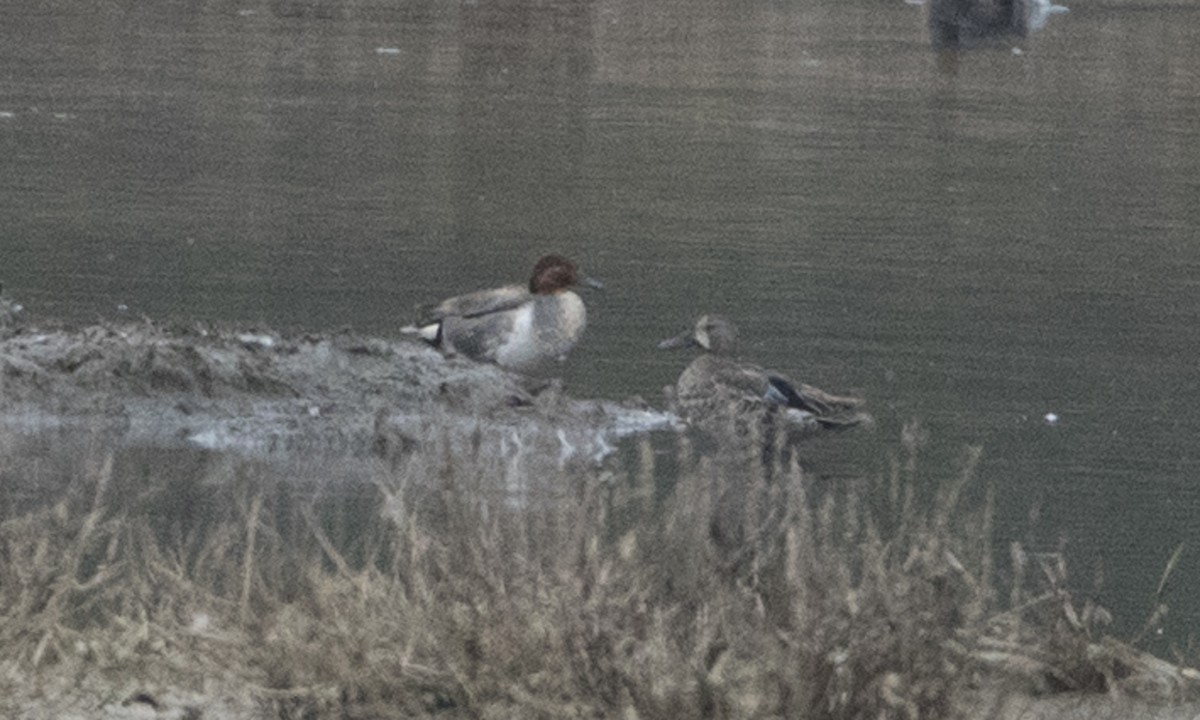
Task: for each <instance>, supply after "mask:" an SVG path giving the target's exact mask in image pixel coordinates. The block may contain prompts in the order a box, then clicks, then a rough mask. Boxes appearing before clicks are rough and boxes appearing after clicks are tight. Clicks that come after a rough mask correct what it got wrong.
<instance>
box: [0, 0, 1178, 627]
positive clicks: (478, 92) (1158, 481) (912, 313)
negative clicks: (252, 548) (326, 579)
mask: <svg viewBox="0 0 1200 720" xmlns="http://www.w3.org/2000/svg"><path fill="white" fill-rule="evenodd" d="M1067 4H1070V5H1072V7H1071V12H1070V13H1069V14H1067V15H1062V16H1056V17H1054V18H1052V19H1051V21H1050V23H1049V25H1048V27H1047V28H1046V29H1045V30H1043V31H1041V32H1040V33H1037V34H1036V35H1035V36H1033V37H1032V38H1030V39H1029V40H1028V41H1026V42H1024V43H1023V44H1022V46H1021V47H1020V48H1019V50H1020V52H1013V51H1012V50H1011V49H1010V48H1009V47H1008V46H1003V47H999V48H994V49H991V50H985V51H979V52H974V53H970V54H964V55H963V56H962V57H960V58H959V59H958V62H957V65H956V71H955V72H953V73H948V72H946V71H945V66H944V65H941V66H939V63H938V62H937V59H936V58H935V56H934V54H933V53H932V52H931V50H930V47H929V41H928V38H927V36H926V29H925V21H924V18H923V16H922V11H921V9H920V8H915V7H913V6H910V5H907V4H905V3H903V2H900V1H899V0H896V1H895V2H881V1H880V0H838V1H836V2H835V1H832V0H793V1H791V2H785V1H783V0H753V1H751V2H730V1H723V0H656V1H655V2H644V1H642V0H597V1H593V2H566V1H562V2H553V1H550V2H537V1H535V0H498V1H489V0H474V1H471V2H462V3H452V2H444V1H441V0H438V1H432V0H431V1H427V2H402V1H401V0H388V1H384V0H375V1H373V2H368V1H359V2H355V1H349V2H332V1H331V0H275V1H273V2H255V1H252V0H246V1H244V2H239V1H236V0H230V1H228V2H223V1H211V2H182V1H180V2H157V3H136V2H127V1H125V0H118V1H116V2H110V3H103V4H96V3H78V2H68V1H66V0H56V1H51V2H43V3H36V4H26V5H23V6H21V7H19V8H15V9H12V10H11V11H10V12H9V13H8V15H7V16H6V20H5V23H4V24H3V26H2V27H0V158H3V160H0V168H2V170H3V172H2V173H0V279H3V281H4V282H5V283H6V288H7V289H8V290H9V291H10V292H11V293H12V294H14V295H16V296H17V297H19V298H20V299H21V300H22V301H23V302H24V303H25V304H26V305H27V306H29V308H30V311H31V313H32V314H34V315H35V316H43V317H47V316H48V317H58V318H66V319H68V320H73V321H81V322H82V321H89V320H92V319H94V318H96V317H115V316H121V315H125V316H134V317H136V316H140V315H142V314H145V315H147V316H149V317H153V318H181V319H187V318H199V319H211V320H221V321H233V322H238V323H253V322H262V323H266V324H270V325H273V326H278V327H284V328H290V329H314V330H327V329H331V328H336V327H340V326H343V325H352V326H354V327H355V328H356V329H358V330H361V331H366V332H373V333H382V334H391V333H394V332H395V331H396V329H397V328H398V326H400V325H402V324H403V323H404V322H405V321H406V320H407V319H408V318H407V310H408V308H410V307H412V306H413V305H415V304H417V303H419V302H423V301H428V300H431V299H436V298H438V297H440V296H444V295H446V294H449V293H453V292H458V291H462V290H468V289H473V288H476V287H481V286H486V285H490V284H496V283H499V282H507V281H510V280H520V279H523V278H524V277H525V276H526V274H527V273H528V269H529V267H531V265H532V263H533V261H534V260H535V259H536V258H537V257H538V256H539V255H540V254H542V253H543V252H546V251H552V250H553V251H559V252H563V253H565V254H567V255H569V256H571V257H573V258H575V259H577V260H578V261H579V262H580V263H581V264H582V265H583V266H584V267H585V269H586V270H587V271H588V272H589V273H591V274H594V275H597V276H600V277H602V278H604V279H605V280H606V281H607V284H608V288H609V289H608V291H607V292H605V293H603V294H596V295H591V296H589V297H588V300H589V303H590V307H591V324H590V327H589V331H588V335H587V337H586V339H585V341H584V342H583V344H582V345H581V346H580V347H579V348H578V349H577V351H576V353H575V355H574V357H573V358H572V359H571V361H570V363H569V365H568V366H567V367H566V368H565V374H566V380H567V382H568V384H569V386H570V388H571V389H572V391H573V392H575V393H576V394H579V395H593V396H605V397H623V396H626V395H630V394H640V395H642V396H645V397H647V398H650V399H652V400H655V401H657V399H658V398H659V395H660V389H661V388H662V386H663V385H665V384H667V383H669V382H672V381H673V379H674V377H675V376H676V375H677V373H678V372H679V370H680V368H681V367H682V366H683V364H684V363H685V362H686V360H687V358H686V357H682V356H675V355H667V354H660V353H656V352H655V351H654V349H653V348H654V344H655V342H656V341H657V340H659V339H661V338H663V337H666V336H667V335H670V334H674V333H675V332H677V331H678V330H680V329H682V328H683V327H684V326H685V325H686V324H687V323H688V322H690V320H691V318H692V316H694V315H695V314H696V313H697V312H700V311H719V312H724V313H726V314H728V315H730V316H732V317H733V318H735V319H736V320H737V322H738V323H739V325H740V327H741V330H742V335H743V338H744V340H745V345H746V354H747V355H749V356H751V357H753V358H754V359H756V360H757V361H759V362H762V363H763V364H766V365H769V366H772V367H777V368H779V369H781V370H785V371H788V372H790V373H791V374H793V375H794V376H796V377H798V378H800V379H803V380H806V381H808V382H812V383H814V384H818V385H821V386H825V387H828V388H829V389H832V390H857V391H860V392H862V393H864V394H865V395H867V396H868V397H869V398H870V400H871V403H872V407H873V409H874V411H875V412H876V414H877V415H878V417H879V421H880V422H879V427H878V429H877V431H876V432H875V433H874V434H873V435H867V436H857V437H843V438H838V439H836V441H835V442H833V443H823V444H822V445H821V447H819V448H817V449H815V450H814V457H815V458H819V459H820V460H822V461H823V462H826V463H828V465H826V466H825V467H835V468H838V469H837V470H831V471H829V472H828V473H826V474H828V475H833V476H836V475H838V474H839V473H843V472H863V471H865V472H878V471H881V468H883V467H884V466H885V460H884V449H885V448H887V447H889V446H894V444H895V438H896V437H897V436H898V434H899V427H900V425H901V423H903V422H904V421H905V420H907V419H909V418H919V419H920V421H921V422H922V424H923V427H924V428H925V429H926V430H927V431H928V433H929V437H930V445H929V447H928V449H927V454H926V458H925V467H926V469H927V470H928V471H929V476H930V482H934V481H936V479H937V478H938V477H940V476H949V475H952V474H953V473H954V472H956V470H955V465H954V462H955V460H956V458H958V457H959V455H960V452H961V449H962V447H963V446H964V445H967V444H979V445H982V446H983V447H984V460H983V464H982V466H981V471H980V474H981V480H982V481H984V482H985V483H992V484H993V485H994V486H995V488H996V493H997V498H998V503H999V512H1000V517H1001V519H1000V526H1001V527H1000V530H999V535H1000V536H1001V537H1000V540H1001V541H1005V540H1007V539H1021V540H1024V541H1026V542H1028V543H1029V544H1030V546H1031V547H1032V548H1033V549H1038V550H1054V549H1056V548H1058V547H1060V546H1064V543H1065V547H1066V548H1067V551H1068V553H1069V554H1070V555H1071V556H1072V559H1073V561H1074V562H1073V567H1074V568H1075V576H1074V577H1073V582H1074V583H1075V584H1076V587H1077V588H1079V589H1080V590H1081V591H1085V592H1089V593H1090V592H1092V588H1093V585H1095V584H1097V583H1098V584H1099V587H1100V590H1099V592H1098V594H1097V595H1096V596H1097V597H1099V598H1100V599H1101V600H1102V601H1103V602H1106V603H1108V604H1109V605H1112V606H1114V609H1115V610H1116V611H1117V614H1118V616H1119V617H1121V618H1122V619H1123V620H1124V622H1125V627H1127V628H1129V629H1130V630H1132V629H1134V628H1136V626H1137V624H1138V622H1139V621H1140V619H1141V618H1142V617H1144V615H1145V614H1146V613H1148V611H1149V609H1150V602H1151V597H1150V596H1151V595H1152V593H1153V590H1154V587H1155V585H1156V584H1157V582H1158V578H1159V573H1160V572H1161V570H1162V568H1163V566H1164V565H1165V563H1166V561H1167V558H1168V557H1169V555H1170V553H1171V551H1172V550H1173V548H1174V547H1175V546H1176V545H1177V544H1178V543H1180V542H1188V543H1189V544H1190V546H1189V547H1190V549H1189V550H1188V551H1187V552H1185V554H1184V556H1183V560H1182V562H1181V564H1180V566H1179V568H1178V569H1177V571H1176V573H1177V574H1176V580H1175V583H1173V584H1172V586H1171V587H1170V588H1169V593H1168V596H1167V599H1168V600H1169V601H1170V602H1172V604H1173V606H1174V607H1175V611H1174V614H1173V615H1172V616H1171V619H1170V621H1169V625H1168V627H1169V630H1170V636H1171V638H1172V639H1173V640H1174V641H1175V642H1176V643H1178V644H1183V643H1185V642H1186V641H1187V637H1188V636H1189V634H1191V633H1192V632H1193V630H1194V629H1195V627H1196V623H1197V620H1198V618H1200V601H1198V600H1195V599H1194V598H1197V597H1200V592H1197V591H1198V590H1200V525H1198V523H1197V521H1196V516H1197V511H1198V510H1200V490H1198V489H1197V488H1198V487H1200V486H1198V485H1197V482H1196V475H1197V469H1198V466H1200V465H1198V458H1197V451H1196V449H1195V448H1196V443H1195V441H1196V438H1197V437H1198V435H1200V410H1198V409H1197V407H1198V405H1200V403H1198V402H1197V400H1198V396H1200V370H1198V369H1197V364H1196V360H1195V359H1196V356H1197V350H1198V348H1200V322H1198V320H1200V297H1198V295H1197V269H1198V266H1200V243H1197V239H1198V238H1197V227H1198V226H1200V209H1198V203H1197V202H1196V198H1197V197H1200V123H1197V121H1196V118H1198V117H1200V7H1197V6H1193V5H1191V4H1183V3H1177V2H1175V3H1173V2H1156V1H1155V0H1144V1H1142V2H1116V1H1110V2H1106V3H1105V2H1101V3H1096V2H1092V3H1083V2H1080V1H1077V2H1076V3H1074V4H1072V3H1069V2H1068V3H1067ZM1051 412H1052V413H1056V414H1057V415H1058V417H1059V418H1060V419H1059V422H1058V423H1057V424H1056V425H1049V424H1047V423H1046V422H1044V420H1043V417H1044V416H1045V415H1046V413H1051ZM814 463H816V460H814ZM1031 514H1032V515H1034V516H1035V517H1034V519H1032V520H1031V519H1030V515H1031Z"/></svg>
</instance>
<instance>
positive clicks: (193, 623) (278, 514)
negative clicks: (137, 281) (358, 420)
mask: <svg viewBox="0 0 1200 720" xmlns="http://www.w3.org/2000/svg"><path fill="white" fill-rule="evenodd" d="M919 444H920V435H919V433H918V432H907V433H906V435H905V439H904V440H903V441H902V443H901V449H900V450H899V451H898V454H897V459H896V460H895V462H894V463H893V466H892V470H891V471H890V472H889V473H884V474H883V476H881V477H880V478H877V479H873V480H864V481H858V482H851V483H847V484H843V485H839V486H837V487H824V488H813V487H812V486H811V485H810V483H809V480H808V479H807V478H806V477H805V475H804V474H803V473H802V472H801V471H800V470H798V469H797V468H796V467H794V466H792V467H788V468H774V469H773V470H772V471H771V472H764V471H763V470H762V468H761V467H758V466H756V465H755V464H754V463H749V464H746V465H743V466H740V467H731V466H730V465H729V464H723V463H718V462H715V461H714V460H713V459H712V458H709V457H697V456H696V454H695V453H693V452H691V451H690V450H689V449H688V448H687V447H686V446H685V447H682V448H680V449H679V451H678V452H677V453H671V454H670V457H669V462H670V465H671V469H670V471H669V472H668V471H665V470H664V469H663V468H662V467H659V465H660V464H661V460H659V461H656V457H658V456H657V455H656V454H655V452H654V451H653V450H652V449H651V447H650V446H649V445H648V444H647V445H643V446H641V447H640V448H637V449H634V450H633V451H632V452H631V453H630V456H629V457H627V458H625V463H624V467H623V469H620V470H605V471H599V470H597V471H594V472H583V473H557V474H555V473H549V474H545V473H544V474H541V475H539V476H537V477H518V476H521V470H520V468H517V467H514V466H513V465H512V464H511V463H510V462H507V461H501V460H499V459H496V458H489V457H482V456H480V455H479V454H478V453H475V454H472V453H471V452H470V450H469V448H468V449H467V450H465V451H464V450H463V449H462V448H449V447H443V446H438V445H437V444H436V443H433V444H431V445H429V446H427V447H426V448H424V449H423V450H420V451H417V452H415V453H411V454H407V455H404V456H400V457H396V458H392V459H391V460H390V462H389V463H386V464H385V463H382V462H381V463H379V466H378V468H377V471H376V473H375V477H374V478H373V480H372V481H371V482H370V483H367V484H365V485H355V486H347V485H344V484H343V485H340V486H336V485H329V486H326V487H323V488H298V487H297V486H296V485H295V484H290V483H287V482H285V481H282V480H278V479H271V476H270V474H269V473H267V472H264V471H262V470H261V469H256V468H255V467H254V466H253V465H251V464H239V463H234V462H232V461H228V462H222V463H217V464H216V465H215V466H214V468H212V469H211V470H210V472H209V474H208V477H207V478H206V479H205V482H204V483H202V484H201V486H200V487H195V486H191V487H180V486H179V484H178V483H176V482H173V481H172V480H171V479H170V478H168V477H157V476H153V475H151V476H139V477H121V476H119V473H114V471H113V467H112V460H111V457H106V456H105V455H103V454H101V453H96V454H95V455H94V459H93V461H92V462H90V463H89V464H88V465H87V466H86V467H84V468H81V469H80V471H79V473H78V477H77V479H76V480H74V481H73V482H72V483H71V484H70V486H69V487H68V488H67V491H66V493H65V495H63V496H62V497H60V498H59V499H58V500H57V501H56V502H54V503H53V504H47V505H43V506H40V507H33V508H29V507H18V505H17V504H15V503H6V504H5V505H4V506H3V507H4V512H5V514H4V515H3V516H2V517H0V697H2V698H4V699H0V715H3V716H5V717H10V716H11V717H43V716H44V717H71V716H73V714H74V716H78V717H88V716H89V709H90V712H91V713H92V714H91V715H90V716H95V711H96V708H107V709H108V710H109V711H113V708H120V707H123V706H136V705H145V706H154V707H158V708H159V709H160V710H164V711H165V708H167V707H171V708H174V711H175V712H176V715H175V716H176V717H187V718H191V719H193V720H195V719H198V718H202V717H245V718H250V717H268V718H324V717H338V718H402V717H405V718H407V717H426V716H428V717H434V716H436V717H447V718H456V717H472V718H475V717H480V718H507V717H521V718H570V717H596V718H599V717H623V718H679V717H687V718H775V717H791V718H795V717H804V718H818V719H819V718H830V719H834V718H903V719H906V720H907V719H916V718H949V717H958V716H962V715H964V714H967V713H969V712H972V707H973V706H972V704H971V703H972V702H976V701H977V696H978V694H979V693H978V690H979V688H980V687H981V686H985V685H989V684H994V683H992V681H994V680H995V678H998V677H1003V678H1012V679H1017V680H1019V681H1020V682H1021V683H1022V684H1023V686H1024V687H1025V689H1028V690H1032V691H1036V692H1051V691H1057V690H1062V689H1081V690H1100V691H1104V690H1111V689H1115V688H1118V687H1123V688H1125V689H1133V690H1141V691H1142V692H1154V693H1157V694H1159V695H1171V696H1181V695H1183V694H1185V693H1186V692H1187V691H1189V690H1190V687H1191V686H1192V685H1193V684H1194V682H1195V678H1193V677H1192V676H1191V675H1189V674H1188V673H1185V672H1181V671H1179V669H1178V668H1174V667H1173V666H1167V665H1165V664H1163V665H1162V666H1161V667H1156V668H1151V667H1150V665H1151V663H1150V661H1149V660H1148V659H1147V658H1145V657H1144V656H1141V655H1139V654H1138V653H1136V652H1134V651H1133V650H1131V649H1129V648H1127V647H1125V646H1122V645H1119V644H1117V643H1115V642H1113V641H1111V639H1104V638H1103V625H1104V622H1105V620H1106V617H1105V614H1104V612H1103V611H1102V610H1100V609H1099V608H1096V607H1094V606H1091V605H1089V604H1086V603H1085V604H1083V605H1082V606H1080V605H1078V603H1076V602H1075V601H1074V600H1073V599H1072V597H1071V595H1070V593H1069V592H1068V590H1067V589H1066V587H1065V584H1064V582H1063V580H1064V578H1065V573H1064V571H1063V570H1062V568H1061V560H1060V559H1059V558H1056V557H1054V556H1039V557H1033V558H1030V557H1027V556H1026V555H1025V553H1024V552H1023V551H1022V550H1021V549H1020V548H1019V547H1014V549H1013V552H1012V557H1011V559H1010V561H1008V562H1006V563H1005V566H1006V570H1005V573H1004V574H1005V576H1006V577H1007V578H1009V579H1008V580H1007V581H1005V582H1004V583H1003V586H1004V589H1005V591H1004V592H1003V593H1002V592H1000V590H998V587H1000V586H1001V583H998V582H997V581H996V580H995V576H996V575H997V574H999V573H998V572H997V570H996V567H995V564H994V559H993V553H992V540H991V532H990V526H991V518H990V507H991V505H990V500H989V499H987V498H986V497H985V498H984V499H983V500H981V501H979V502H976V503H974V507H973V508H964V507H963V498H964V497H966V496H967V495H968V493H967V492H966V491H967V489H968V486H969V485H970V483H971V479H972V477H973V471H974V467H975V463H976V462H977V460H978V458H979V451H978V450H977V449H971V450H968V451H967V452H966V453H965V456H964V459H963V463H962V468H961V472H960V473H959V475H958V478H957V479H956V480H955V481H953V482H949V483H946V484H944V485H943V486H941V487H939V488H936V489H935V490H932V491H931V492H929V493H927V494H928V495H929V496H930V497H922V484H921V481H920V479H919V472H918V468H917V453H918V451H917V448H918V446H919ZM618 464H620V463H618ZM664 475H672V477H671V478H664V477H663V476H664ZM500 479H502V480H503V481H499V480H500ZM518 479H519V480H521V483H520V484H521V492H520V494H519V500H517V499H514V494H513V488H514V482H515V481H516V480H518ZM84 678H86V680H85V679H84ZM231 698H238V700H237V701H234V700H232V699H231ZM221 703H224V704H221ZM35 707H37V708H43V709H45V714H44V715H39V714H38V713H37V712H34V711H32V710H31V708H35ZM976 709H977V707H976ZM110 714H111V712H110Z"/></svg>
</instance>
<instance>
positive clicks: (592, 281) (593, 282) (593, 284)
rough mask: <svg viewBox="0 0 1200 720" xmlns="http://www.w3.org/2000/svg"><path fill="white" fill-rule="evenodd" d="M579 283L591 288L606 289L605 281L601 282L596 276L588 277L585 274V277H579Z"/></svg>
mask: <svg viewBox="0 0 1200 720" xmlns="http://www.w3.org/2000/svg"><path fill="white" fill-rule="evenodd" d="M578 284H579V285H580V286H581V287H585V288H591V289H592V290H603V289H604V283H602V282H600V281H599V280H597V279H596V278H593V277H588V276H587V275H584V276H583V277H581V278H579V283H578Z"/></svg>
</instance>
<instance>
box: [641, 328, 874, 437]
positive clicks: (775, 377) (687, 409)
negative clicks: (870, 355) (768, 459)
mask: <svg viewBox="0 0 1200 720" xmlns="http://www.w3.org/2000/svg"><path fill="white" fill-rule="evenodd" d="M686 347H694V348H699V349H700V350H702V351H703V352H702V354H701V355H700V356H699V357H697V358H696V359H695V360H693V361H692V362H691V364H690V365H688V366H687V368H686V369H684V371H683V373H682V374H681V375H680V376H679V380H678V381H676V383H675V385H674V387H673V388H668V397H669V398H670V405H671V406H672V407H671V409H672V410H673V412H675V414H677V415H679V416H680V417H681V418H682V419H683V420H684V421H685V422H687V423H688V424H689V425H692V426H693V427H697V428H700V429H701V430H706V431H709V432H710V433H712V432H716V433H720V432H722V431H724V432H728V431H730V430H733V431H734V432H735V434H739V435H740V434H744V433H745V432H746V431H747V429H748V423H747V422H746V421H758V424H760V425H765V426H766V428H765V429H768V430H773V429H778V430H783V431H784V432H785V434H786V436H787V438H788V439H789V440H797V439H800V438H803V437H806V436H810V435H813V434H817V433H820V432H821V431H826V430H844V429H847V428H852V427H856V426H860V425H865V424H868V423H870V422H871V417H870V415H868V414H867V413H865V412H863V411H862V410H861V409H860V408H861V407H862V406H863V405H864V401H863V400H862V399H861V398H858V397H852V396H848V395H835V394H832V393H828V392H825V391H824V390H821V389H819V388H816V387H813V386H812V385H807V384H804V383H797V382H794V381H792V380H790V379H789V378H788V377H787V376H785V375H783V374H781V373H778V372H775V371H772V370H767V369H765V368H762V367H760V366H758V365H755V364H753V363H750V362H746V361H743V360H740V359H738V358H737V328H736V327H735V326H734V324H733V322H731V321H730V320H729V319H728V318H726V317H724V316H722V315H715V314H708V315H701V316H700V317H699V318H698V319H697V320H696V322H695V324H694V325H693V326H692V327H691V328H689V329H688V330H686V331H685V332H683V333H681V334H680V335H677V336H675V337H671V338H668V339H666V340H663V341H662V342H660V343H659V344H658V349H660V350H670V349H674V348H686ZM762 429H764V428H760V430H762Z"/></svg>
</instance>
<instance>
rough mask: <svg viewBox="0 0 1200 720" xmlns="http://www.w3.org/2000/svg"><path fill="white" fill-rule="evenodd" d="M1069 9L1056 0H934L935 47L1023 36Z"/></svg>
mask: <svg viewBox="0 0 1200 720" xmlns="http://www.w3.org/2000/svg"><path fill="white" fill-rule="evenodd" d="M1068 11H1069V8H1068V7H1066V6H1065V5H1056V4H1054V3H1053V2H1052V0H931V1H930V3H929V18H928V21H929V33H930V39H931V41H932V43H933V47H934V49H935V50H957V49H960V48H969V47H975V46H979V45H985V44H988V41H991V40H1000V41H1007V40H1010V39H1018V40H1019V39H1021V38H1024V37H1026V36H1027V35H1028V34H1029V33H1030V32H1034V31H1037V30H1041V29H1042V28H1044V27H1045V26H1046V23H1047V21H1048V20H1049V18H1050V16H1051V15H1059V14H1062V13H1066V12H1068Z"/></svg>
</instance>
